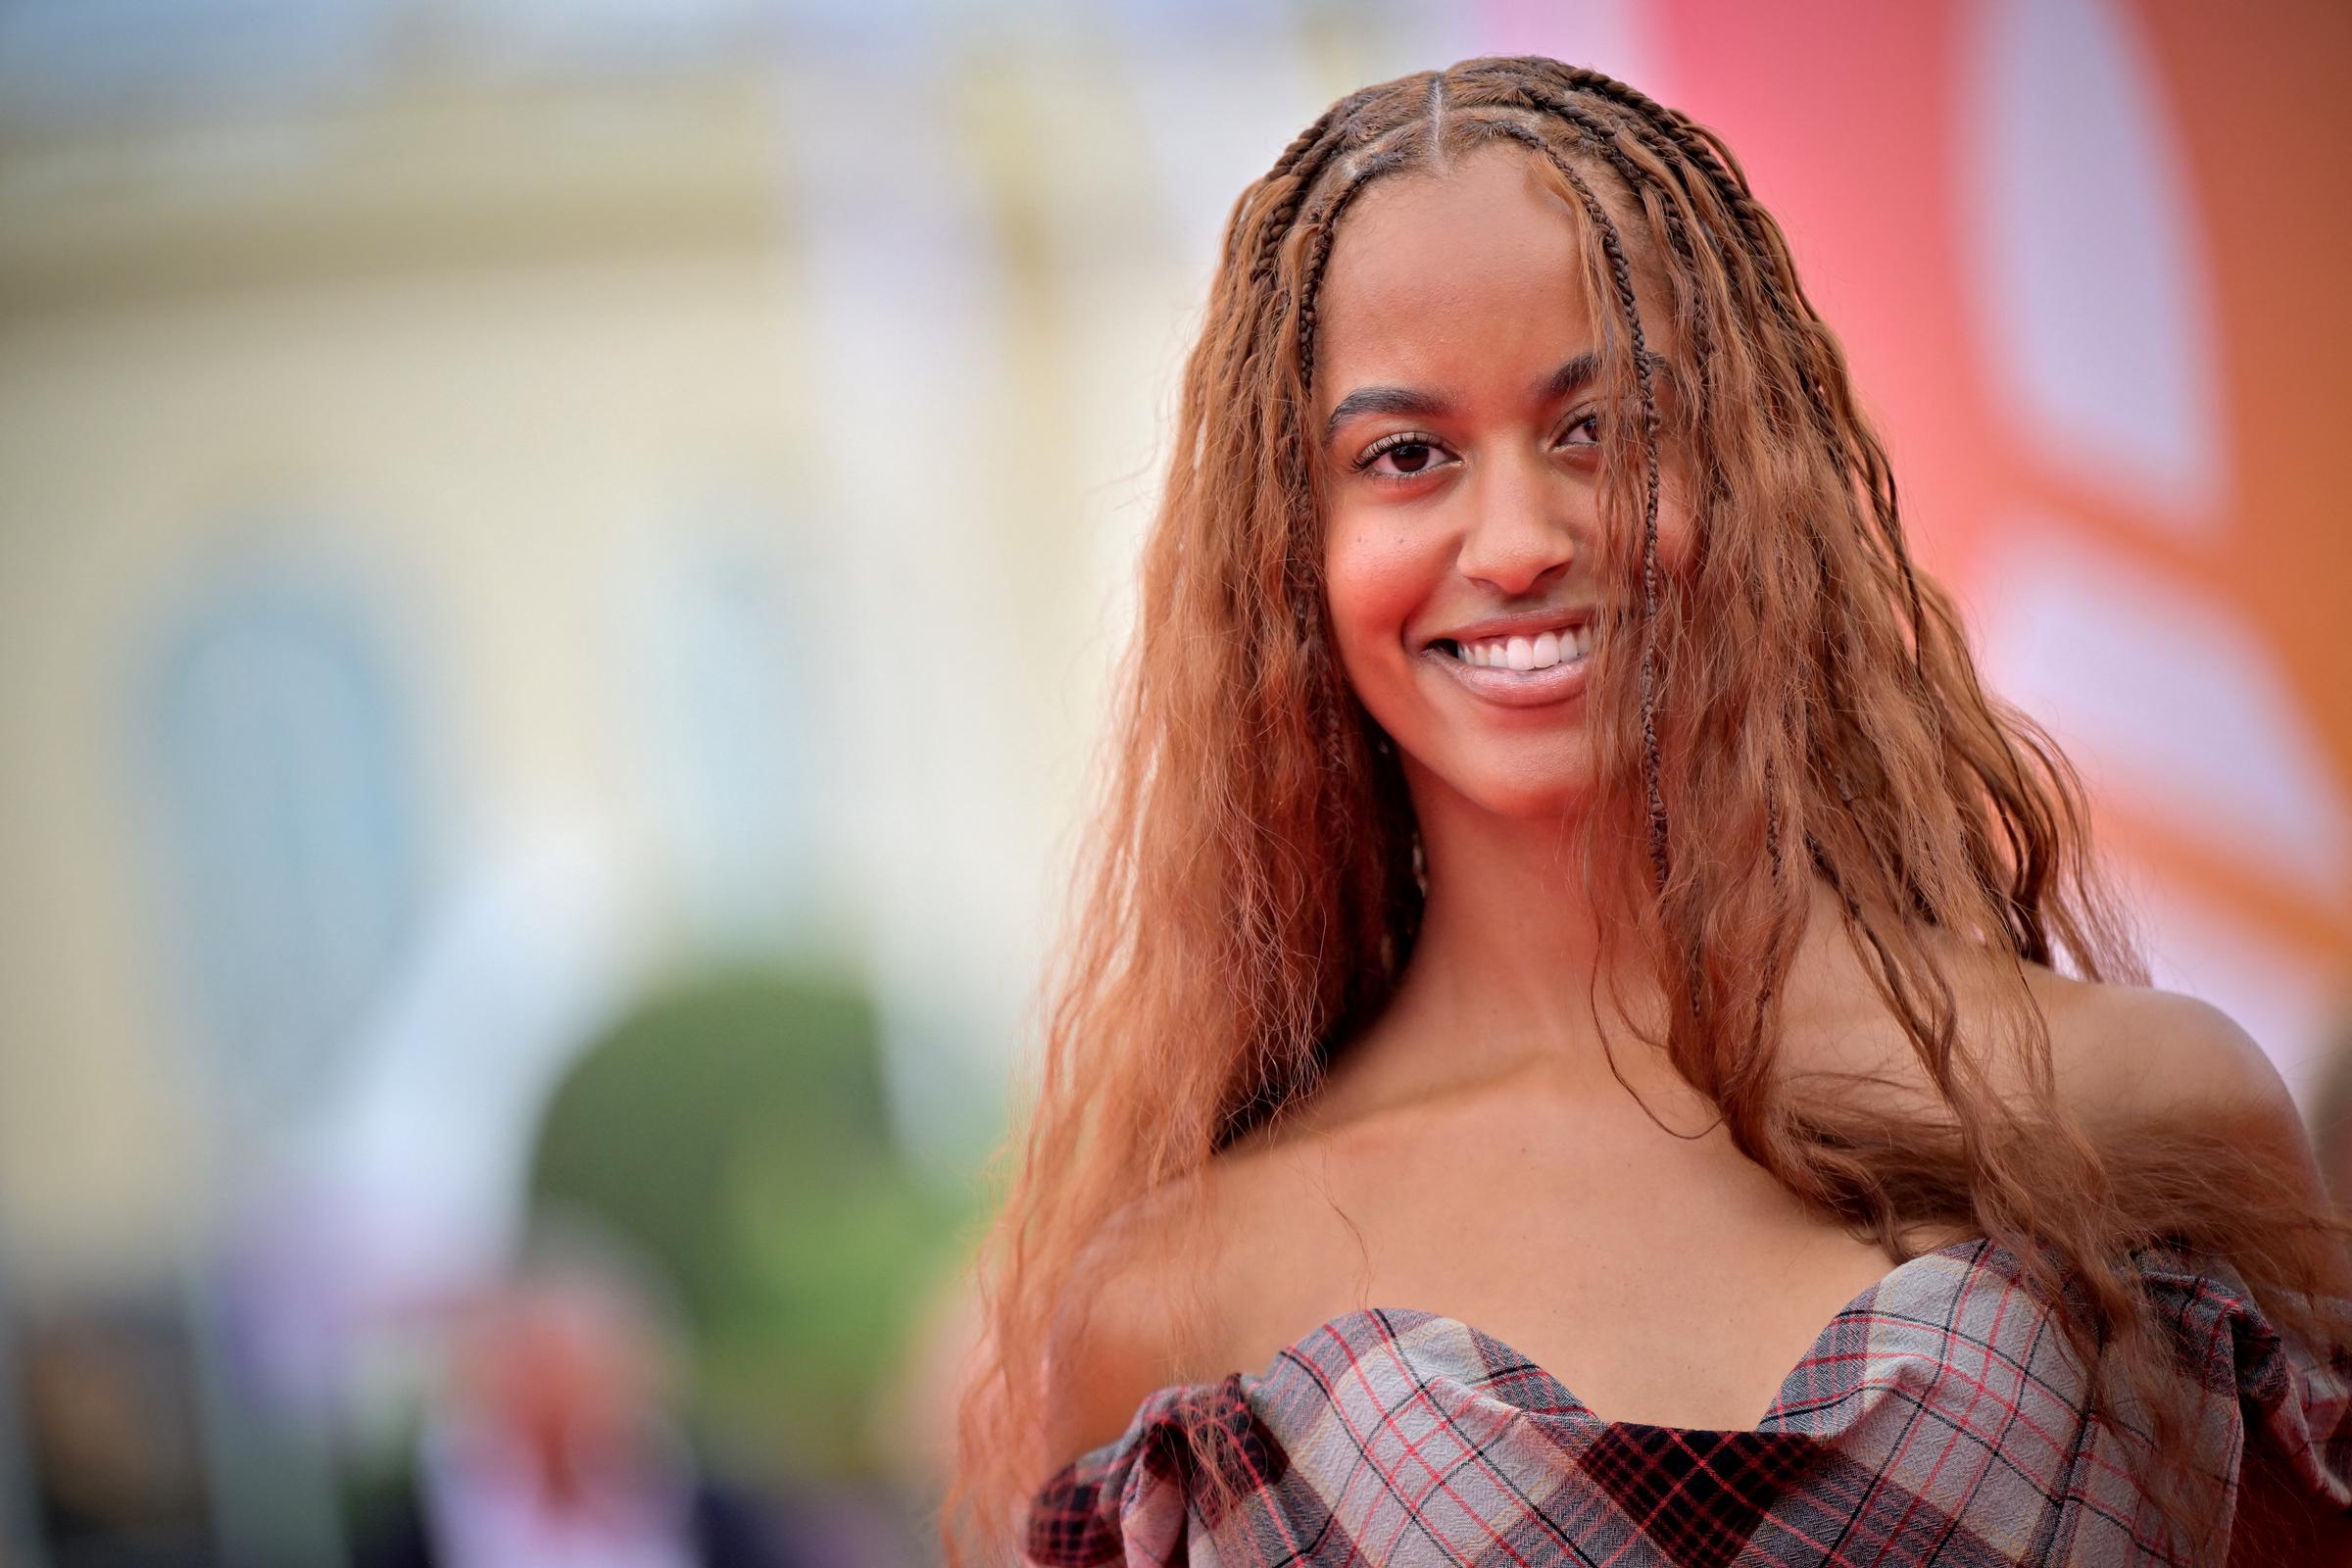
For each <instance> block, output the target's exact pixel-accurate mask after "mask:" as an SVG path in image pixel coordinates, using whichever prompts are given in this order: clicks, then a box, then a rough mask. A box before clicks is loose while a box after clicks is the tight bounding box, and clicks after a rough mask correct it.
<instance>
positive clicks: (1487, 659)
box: [1422, 624, 1593, 708]
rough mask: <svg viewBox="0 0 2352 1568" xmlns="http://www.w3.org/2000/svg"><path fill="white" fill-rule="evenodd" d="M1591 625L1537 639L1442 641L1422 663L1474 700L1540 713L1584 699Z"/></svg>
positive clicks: (1431, 649)
mask: <svg viewBox="0 0 2352 1568" xmlns="http://www.w3.org/2000/svg"><path fill="white" fill-rule="evenodd" d="M1592 652H1593V627H1592V626H1591V625H1589V624H1588V625H1585V626H1579V627H1574V628H1567V629H1563V630H1561V631H1559V632H1543V633H1540V634H1538V635H1536V636H1533V637H1487V638H1480V639H1477V640H1475V641H1459V642H1457V641H1454V640H1452V639H1449V638H1448V639H1441V640H1439V641H1437V642H1434V643H1431V644H1430V645H1429V648H1428V650H1427V652H1426V653H1424V655H1423V656H1422V657H1424V658H1426V659H1428V660H1430V661H1431V662H1434V663H1435V664H1437V665H1438V667H1439V668H1441V669H1443V670H1445V671H1446V675H1447V676H1449V677H1450V678H1451V679H1453V680H1455V681H1458V682H1459V683H1460V684H1461V685H1462V686H1463V687H1464V689H1466V690H1467V691H1469V692H1470V693H1471V694H1472V695H1473V696H1475V697H1478V698H1479V699H1480V700H1482V701H1484V702H1488V703H1493V704H1495V705H1497V706H1500V707H1503V708H1542V707H1546V706H1548V705H1550V704H1553V703H1564V702H1567V701H1569V700H1571V699H1573V698H1576V697H1580V696H1582V695H1583V694H1584V690H1585V675H1586V669H1587V666H1588V664H1589V663H1590V662H1591V655H1592Z"/></svg>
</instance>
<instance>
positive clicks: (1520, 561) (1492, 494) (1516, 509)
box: [1454, 458, 1576, 598]
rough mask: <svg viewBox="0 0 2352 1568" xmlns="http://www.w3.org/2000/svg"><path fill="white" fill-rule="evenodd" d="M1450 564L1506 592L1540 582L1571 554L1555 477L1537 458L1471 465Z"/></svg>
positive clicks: (1571, 532) (1570, 530)
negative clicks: (1464, 517)
mask: <svg viewBox="0 0 2352 1568" xmlns="http://www.w3.org/2000/svg"><path fill="white" fill-rule="evenodd" d="M1463 500H1464V501H1465V503H1466V504H1467V505H1468V507H1469V509H1470V515H1469V518H1468V520H1467V523H1466V525H1465V526H1464V529H1463V532H1462V543H1461V550H1460V552H1459V553H1458V554H1457V556H1456V557H1455V563H1454V564H1455V566H1456V567H1457V569H1459V570H1460V572H1461V574H1462V575H1463V576H1465V577H1468V578H1471V579H1473V580H1475V581H1478V582H1482V583H1485V584H1487V585H1488V586H1490V587H1491V588H1493V589H1494V590H1495V592H1496V593H1498V594H1501V595H1503V596H1504V597H1506V598H1517V597H1518V596H1519V595H1521V594H1525V593H1528V592H1531V591H1532V590H1534V589H1535V588H1537V587H1538V586H1540V585H1541V584H1542V583H1543V582H1544V578H1545V577H1546V576H1547V575H1549V574H1550V573H1551V572H1553V571H1555V570H1557V569H1559V568H1560V567H1563V566H1566V565H1567V564H1570V563H1571V562H1573V561H1574V560H1575V559H1576V536H1575V529H1574V527H1573V526H1572V523H1571V519H1570V517H1569V515H1568V501H1567V498H1566V497H1565V496H1563V495H1561V494H1560V489H1559V485H1558V481H1557V477H1556V476H1555V475H1553V474H1551V473H1549V472H1547V471H1544V469H1543V468H1542V466H1541V465H1540V464H1534V463H1529V462H1525V461H1522V460H1517V459H1508V458H1506V459H1502V460H1499V461H1496V462H1493V463H1490V464H1487V465H1485V466H1483V467H1482V469H1481V470H1478V471H1475V472H1474V473H1473V475H1472V481H1471V483H1470V484H1469V485H1468V486H1466V487H1465V494H1464V496H1463Z"/></svg>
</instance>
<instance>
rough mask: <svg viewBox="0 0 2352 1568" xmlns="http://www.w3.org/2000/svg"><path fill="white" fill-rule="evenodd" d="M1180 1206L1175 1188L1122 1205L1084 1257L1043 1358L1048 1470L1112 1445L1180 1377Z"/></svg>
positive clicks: (1183, 1301)
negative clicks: (1174, 1253)
mask: <svg viewBox="0 0 2352 1568" xmlns="http://www.w3.org/2000/svg"><path fill="white" fill-rule="evenodd" d="M1186 1201H1189V1200H1188V1196H1187V1195H1186V1194H1184V1193H1182V1192H1179V1191H1176V1190H1164V1191H1161V1192H1156V1193H1149V1194H1145V1195H1143V1196H1141V1197H1138V1198H1135V1199H1132V1200H1130V1201H1128V1203H1127V1204H1126V1205H1125V1206H1124V1207H1122V1208H1121V1209H1120V1210H1118V1212H1117V1213H1116V1214H1115V1215H1114V1216H1113V1217H1112V1219H1111V1220H1110V1222H1109V1223H1108V1224H1106V1225H1104V1226H1103V1229H1102V1231H1101V1232H1100V1233H1098V1234H1097V1236H1096V1237H1095V1238H1094V1240H1093V1242H1092V1243H1091V1244H1090V1246H1089V1248H1088V1250H1087V1252H1086V1254H1085V1256H1084V1257H1083V1258H1082V1260H1081V1263H1080V1267H1079V1270H1078V1273H1077V1275H1076V1276H1075V1277H1074V1278H1073V1281H1072V1287H1071V1290H1070V1292H1069V1295H1068V1297H1067V1299H1065V1300H1064V1301H1063V1303H1062V1305H1061V1308H1060V1311H1059V1313H1058V1315H1057V1318H1056V1321H1055V1323H1054V1333H1053V1339H1052V1348H1051V1350H1050V1351H1049V1352H1048V1357H1047V1385H1048V1399H1049V1407H1048V1409H1047V1411H1046V1422H1045V1426H1046V1431H1045V1439H1046V1446H1047V1448H1048V1450H1049V1452H1050V1453H1051V1454H1052V1456H1053V1461H1052V1462H1053V1464H1054V1465H1055V1466H1058V1465H1061V1464H1066V1463H1067V1462H1069V1461H1070V1460H1072V1459H1074V1458H1076V1457H1077V1456H1078V1455H1080V1454H1082V1453H1086V1452H1089V1451H1091V1450H1092V1449H1095V1448H1098V1447H1101V1446H1103V1445H1104V1444H1106V1443H1111V1442H1114V1441H1116V1440H1117V1439H1118V1438H1119V1436H1120V1435H1121V1434H1123V1433H1124V1432H1125V1431H1126V1430H1127V1427H1128V1425H1129V1424H1130V1423H1131V1422H1132V1421H1133V1420H1134V1419H1135V1416H1136V1413H1137V1412H1138V1410H1139V1409H1140V1408H1141V1407H1142V1406H1143V1404H1144V1402H1145V1401H1146V1400H1147V1399H1149V1398H1150V1397H1152V1395H1153V1394H1154V1393H1156V1392H1158V1391H1159V1390H1161V1389H1163V1388H1166V1387H1168V1386H1169V1385H1171V1384H1173V1383H1178V1382H1181V1381H1184V1379H1183V1377H1182V1375H1181V1374H1182V1371H1183V1367H1182V1362H1183V1360H1184V1358H1185V1344H1186V1340H1185V1333H1186V1328H1187V1324H1186V1322H1185V1317H1184V1314H1185V1311H1186V1308H1187V1306H1188V1304H1189V1299H1190V1298H1189V1296H1188V1293H1187V1292H1186V1291H1185V1290H1183V1289H1180V1288H1179V1287H1180V1284H1181V1281H1180V1278H1179V1272H1180V1271H1179V1267H1178V1265H1177V1264H1176V1263H1175V1262H1174V1261H1173V1260H1172V1259H1171V1258H1170V1257H1169V1256H1168V1255H1167V1252H1166V1241H1167V1238H1168V1237H1169V1236H1170V1234H1171V1232H1172V1231H1173V1229H1174V1227H1175V1223H1176V1221H1177V1219H1178V1218H1179V1217H1180V1216H1179V1215H1178V1214H1177V1213H1176V1211H1175V1210H1176V1208H1177V1206H1178V1205H1180V1204H1182V1203H1184V1202H1186Z"/></svg>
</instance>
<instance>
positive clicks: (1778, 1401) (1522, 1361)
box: [1114, 1236, 2009, 1441]
mask: <svg viewBox="0 0 2352 1568" xmlns="http://www.w3.org/2000/svg"><path fill="white" fill-rule="evenodd" d="M1967 1254H1973V1255H1967ZM1995 1254H1998V1255H2000V1256H2001V1257H2004V1258H2005V1257H2008V1256H2009V1253H2008V1252H2007V1251H2006V1250H2004V1249H2003V1248H2002V1247H2001V1246H2000V1245H1999V1244H1998V1243H1996V1242H1994V1241H1993V1240H1992V1239H1991V1238H1990V1237H1985V1236H1978V1237H1971V1238H1969V1239H1967V1240H1964V1241H1957V1242H1949V1243H1946V1244H1945V1245H1944V1246H1942V1247H1938V1248H1935V1249H1933V1250H1929V1251H1925V1252H1919V1253H1915V1254H1914V1255H1912V1256H1910V1257H1907V1258H1905V1259H1904V1260H1903V1261H1901V1262H1900V1263H1897V1264H1895V1265H1894V1266H1893V1267H1892V1268H1890V1269H1888V1270H1887V1272H1886V1273H1884V1274H1882V1275H1880V1276H1879V1277H1878V1278H1877V1279H1875V1280H1873V1281H1871V1282H1870V1283H1869V1284H1868V1285H1865V1286H1864V1287H1862V1289H1860V1290H1858V1291H1856V1292H1855V1293H1854V1294H1853V1295H1852V1296H1850V1297H1848V1298H1846V1299H1845V1301H1844V1303H1843V1304H1842V1305H1840V1306H1839V1307H1838V1309H1837V1310H1836V1311H1834V1312H1832V1313H1831V1314H1830V1316H1829V1320H1828V1321H1827V1322H1825V1323H1823V1324H1822V1326H1821V1328H1820V1330H1819V1332H1817V1333H1816V1334H1815V1335H1814V1336H1813V1338H1812V1339H1810V1340H1808V1341H1806V1342H1805V1348H1804V1349H1803V1350H1802V1351H1801V1352H1800V1353H1799V1354H1798V1356H1797V1358H1796V1361H1795V1363H1794V1364H1793V1365H1791V1366H1790V1367H1789V1370H1788V1371H1787V1372H1786V1373H1784V1374H1783V1375H1782V1377H1781V1381H1780V1382H1779V1383H1778V1384H1776V1385H1775V1386H1774V1389H1773V1396H1772V1402H1771V1403H1770V1404H1768V1405H1766V1406H1765V1408H1764V1413H1763V1414H1762V1415H1761V1416H1759V1417H1757V1419H1756V1420H1755V1421H1753V1422H1751V1423H1750V1424H1749V1425H1747V1426H1744V1427H1739V1428H1731V1427H1704V1428H1702V1427H1677V1426H1668V1425H1663V1424H1661V1423H1658V1422H1654V1421H1627V1420H1623V1419H1620V1418H1615V1417H1609V1416H1604V1415H1602V1414H1601V1413H1600V1412H1599V1411H1597V1410H1595V1409H1593V1407H1592V1406H1591V1405H1589V1404H1587V1403H1586V1402H1585V1401H1584V1400H1583V1399H1581V1398H1579V1397H1577V1395H1576V1391H1574V1390H1573V1389H1571V1388H1569V1387H1568V1385H1567V1384H1565V1383H1563V1382H1561V1381H1560V1379H1559V1378H1557V1377H1555V1376H1554V1375H1553V1374H1552V1373H1550V1372H1549V1371H1547V1370H1545V1369H1544V1367H1543V1366H1541V1365H1539V1364H1538V1363H1537V1361H1536V1359H1535V1357H1533V1356H1531V1355H1528V1354H1526V1353H1524V1352H1523V1351H1521V1350H1519V1349H1518V1348H1515V1347H1513V1346H1511V1345H1509V1344H1507V1343H1505V1342H1504V1341H1502V1340H1500V1339H1497V1338H1496V1337H1495V1336H1494V1335H1492V1334H1489V1333H1487V1331H1486V1330H1484V1329H1482V1328H1479V1327H1477V1326H1476V1325H1475V1324H1472V1323H1468V1322H1465V1321H1463V1320H1462V1319H1461V1318H1458V1317H1452V1316H1449V1315H1447V1314H1446V1313H1444V1312H1433V1311H1430V1310H1428V1309H1427V1308H1424V1307H1409V1306H1358V1307H1350V1308H1349V1309H1348V1310H1347V1311H1345V1312H1341V1313H1339V1314H1337V1315H1336V1316H1333V1317H1328V1318H1325V1319H1324V1320H1323V1321H1322V1322H1320V1323H1318V1324H1316V1325H1315V1326H1314V1327H1313V1328H1311V1329H1309V1330H1307V1332H1306V1333H1304V1334H1301V1335H1300V1336H1299V1338H1297V1339H1295V1340H1293V1341H1291V1342H1290V1343H1289V1344H1288V1345H1285V1346H1283V1347H1282V1348H1280V1349H1278V1350H1276V1351H1275V1352H1274V1354H1273V1355H1272V1356H1271V1357H1270V1358H1269V1359H1268V1360H1267V1362H1266V1368H1265V1370H1264V1371H1263V1372H1257V1373H1233V1374H1229V1376H1235V1377H1249V1378H1250V1380H1251V1381H1252V1382H1263V1381H1265V1380H1266V1379H1268V1378H1271V1377H1273V1376H1274V1375H1275V1373H1276V1371H1277V1370H1278V1369H1279V1368H1280V1367H1281V1365H1282V1363H1283V1362H1285V1361H1294V1362H1298V1363H1299V1364H1300V1365H1301V1366H1302V1367H1303V1366H1304V1365H1305V1364H1306V1357H1305V1353H1304V1352H1305V1348H1306V1347H1307V1346H1309V1345H1312V1344H1313V1343H1314V1342H1315V1341H1317V1340H1318V1339H1321V1338H1322V1337H1324V1336H1325V1335H1327V1334H1329V1335H1333V1336H1334V1337H1335V1338H1342V1339H1344V1338H1345V1337H1344V1336H1341V1335H1339V1334H1338V1332H1337V1331H1338V1330H1340V1329H1341V1328H1342V1327H1343V1326H1345V1325H1347V1324H1350V1323H1360V1322H1362V1321H1363V1320H1364V1319H1366V1318H1376V1319H1378V1320H1379V1321H1380V1323H1381V1327H1382V1330H1383V1332H1384V1334H1385V1335H1386V1336H1387V1338H1389V1339H1390V1340H1391V1341H1392V1342H1393V1341H1394V1340H1395V1339H1396V1332H1395V1330H1394V1329H1393V1328H1391V1326H1390V1325H1389V1323H1388V1320H1387V1319H1388V1315H1391V1314H1396V1315H1402V1314H1407V1313H1409V1314H1411V1315H1412V1317H1413V1319H1414V1320H1415V1321H1416V1322H1434V1323H1440V1324H1445V1325H1447V1326H1450V1327H1453V1328H1458V1329H1462V1330H1465V1331H1467V1332H1468V1333H1470V1334H1473V1335H1476V1336H1477V1337H1479V1338H1480V1339H1483V1340H1485V1341H1486V1342H1487V1343H1488V1344H1489V1345H1491V1346H1493V1347H1494V1348H1495V1349H1497V1350H1499V1351H1501V1352H1502V1354H1503V1355H1504V1356H1505V1357H1507V1358H1508V1359H1509V1360H1510V1361H1512V1362H1515V1363H1517V1364H1516V1365H1515V1366H1513V1367H1510V1368H1506V1369H1504V1370H1508V1371H1509V1372H1510V1373H1511V1374H1512V1375H1513V1376H1526V1377H1528V1378H1529V1379H1531V1380H1533V1381H1534V1382H1535V1383H1536V1384H1537V1386H1538V1387H1539V1389H1544V1390H1547V1391H1548V1392H1549V1393H1550V1394H1552V1395H1554V1396H1556V1399H1554V1400H1553V1401H1552V1402H1553V1403H1554V1404H1555V1405H1557V1406H1558V1408H1556V1409H1553V1410H1547V1411H1546V1412H1545V1413H1546V1414H1548V1415H1557V1416H1561V1417H1569V1418H1573V1417H1580V1416H1581V1417H1583V1418H1584V1419H1586V1420H1588V1421H1591V1422H1593V1424H1595V1425H1597V1426H1601V1427H1643V1428H1647V1429H1649V1430H1652V1431H1658V1432H1699V1431H1707V1432H1736V1433H1743V1434H1750V1435H1752V1434H1755V1433H1760V1432H1763V1431H1765V1430H1767V1423H1769V1422H1770V1421H1771V1420H1772V1417H1773V1413H1774V1412H1775V1411H1777V1410H1779V1409H1780V1408H1781V1406H1782V1403H1783V1402H1784V1401H1785V1400H1786V1399H1787V1398H1788V1397H1789V1385H1790V1384H1791V1383H1794V1382H1795V1381H1796V1380H1797V1378H1798V1377H1800V1376H1801V1375H1802V1374H1803V1373H1804V1372H1805V1370H1806V1368H1808V1367H1810V1366H1811V1365H1812V1364H1813V1362H1814V1359H1815V1357H1816V1356H1817V1355H1818V1354H1819V1353H1820V1351H1821V1348H1822V1343H1823V1342H1824V1341H1825V1340H1827V1339H1829V1337H1830V1336H1831V1335H1832V1334H1834V1333H1836V1332H1837V1329H1838V1324H1840V1323H1842V1322H1844V1321H1845V1319H1846V1317H1847V1316H1848V1315H1849V1314H1850V1313H1852V1312H1853V1311H1854V1310H1855V1309H1857V1308H1858V1307H1860V1306H1861V1305H1862V1304H1863V1303H1864V1302H1865V1301H1870V1300H1872V1299H1874V1298H1876V1297H1877V1296H1878V1294H1879V1293H1880V1292H1881V1291H1883V1290H1885V1289H1887V1287H1888V1286H1889V1285H1891V1284H1893V1283H1894V1282H1895V1281H1896V1280H1898V1279H1900V1278H1901V1277H1902V1276H1903V1275H1904V1274H1906V1273H1908V1272H1909V1271H1910V1270H1912V1269H1914V1268H1916V1267H1917V1266H1918V1265H1920V1264H1922V1263H1926V1262H1929V1261H1931V1260H1935V1259H1940V1258H1950V1259H1954V1260H1963V1258H1964V1255H1965V1260H1966V1261H1968V1262H1970V1263H1972V1264H1975V1263H1981V1262H1982V1261H1984V1259H1985V1258H1986V1257H1989V1256H1993V1255H1995ZM1217 1381H1222V1380H1217ZM1186 1386H1187V1385H1184V1384H1169V1385H1168V1386H1167V1387H1166V1388H1163V1389H1159V1390H1157V1391H1154V1393H1153V1394H1152V1395H1150V1396H1147V1397H1146V1402H1147V1403H1148V1402H1150V1400H1151V1399H1152V1398H1154V1397H1157V1396H1158V1395H1159V1394H1165V1393H1167V1392H1169V1390H1172V1389H1181V1388H1184V1387H1186ZM1194 1386H1196V1387H1197V1386H1198V1385H1194ZM1114 1441H1115V1440H1114Z"/></svg>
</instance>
